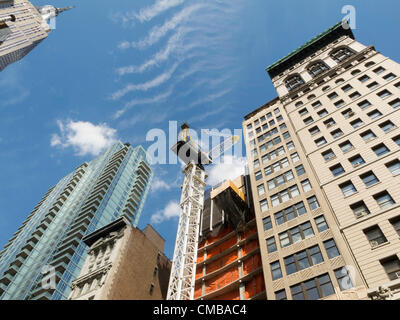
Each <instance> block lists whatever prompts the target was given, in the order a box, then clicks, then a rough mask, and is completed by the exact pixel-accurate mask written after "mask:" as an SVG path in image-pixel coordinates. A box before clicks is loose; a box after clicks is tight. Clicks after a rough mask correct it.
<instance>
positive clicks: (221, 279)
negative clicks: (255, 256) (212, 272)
mask: <svg viewBox="0 0 400 320" xmlns="http://www.w3.org/2000/svg"><path fill="white" fill-rule="evenodd" d="M237 279H239V271H238V268H237V266H235V267H233V268H229V269H228V270H227V271H226V272H223V273H221V274H219V275H216V276H215V277H213V278H211V279H209V280H208V281H207V282H206V293H210V292H213V291H216V290H218V289H221V288H223V287H225V286H226V285H228V284H229V283H231V282H233V281H236V280H237Z"/></svg>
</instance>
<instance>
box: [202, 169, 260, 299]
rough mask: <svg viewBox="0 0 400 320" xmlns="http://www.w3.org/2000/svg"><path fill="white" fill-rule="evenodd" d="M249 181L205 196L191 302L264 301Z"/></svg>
mask: <svg viewBox="0 0 400 320" xmlns="http://www.w3.org/2000/svg"><path fill="white" fill-rule="evenodd" d="M249 181H250V179H249V177H248V176H240V177H238V178H237V179H235V180H234V181H230V180H227V181H225V182H223V183H222V184H220V185H219V186H216V187H214V188H212V189H209V190H208V191H207V192H206V195H205V201H204V208H203V214H202V217H201V221H200V223H201V224H200V237H199V245H198V253H197V262H196V282H195V292H194V299H206V300H253V299H265V286H264V277H263V272H262V265H261V258H260V249H259V244H258V234H257V226H256V221H255V216H254V210H253V208H252V204H251V201H250V200H251V199H249V198H250V193H249V190H250V188H249Z"/></svg>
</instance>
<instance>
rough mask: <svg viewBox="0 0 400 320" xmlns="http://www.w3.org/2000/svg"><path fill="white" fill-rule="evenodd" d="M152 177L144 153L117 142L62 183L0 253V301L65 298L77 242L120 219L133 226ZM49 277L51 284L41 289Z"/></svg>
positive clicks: (79, 250) (79, 257)
mask: <svg viewBox="0 0 400 320" xmlns="http://www.w3.org/2000/svg"><path fill="white" fill-rule="evenodd" d="M151 178H152V171H151V169H150V167H149V163H148V160H147V157H146V152H145V150H144V149H143V148H142V147H141V146H138V147H135V148H134V147H132V146H131V145H130V144H129V143H126V144H123V143H121V142H117V143H115V144H114V145H112V146H111V147H109V148H108V149H107V150H106V151H105V152H104V153H103V154H102V155H100V156H98V157H97V158H95V159H93V160H92V161H90V162H88V163H86V162H85V163H83V164H82V165H80V166H79V167H78V168H76V169H75V170H74V171H73V172H72V173H70V174H69V175H67V176H66V177H64V178H63V179H61V180H60V181H59V182H58V183H57V184H56V185H55V186H54V187H52V188H50V189H49V191H48V192H47V193H46V195H45V196H44V197H43V199H42V200H41V201H40V202H39V203H38V204H37V206H36V207H35V208H34V209H33V211H32V212H31V213H30V214H29V216H28V217H27V219H26V220H25V222H24V223H23V224H22V225H21V227H20V228H18V230H17V232H15V233H14V235H13V237H12V238H11V239H10V240H9V242H8V243H7V244H6V246H5V248H4V249H3V250H2V251H1V252H0V299H4V300H8V299H55V300H59V299H67V298H68V296H69V292H70V285H71V281H72V279H75V278H76V277H77V276H78V274H79V272H80V270H81V268H82V265H83V263H84V261H85V259H86V255H87V253H86V250H85V249H86V244H85V243H84V241H83V240H82V238H83V237H84V236H86V235H88V234H90V233H92V232H93V231H95V230H97V229H99V228H101V227H103V226H105V225H107V224H109V223H110V222H112V221H114V220H115V219H117V218H119V217H122V216H123V217H126V218H127V219H128V221H130V223H131V224H132V225H133V226H136V225H137V223H138V220H139V218H140V214H141V212H142V208H143V205H144V202H145V199H146V196H147V192H148V190H149V188H150V181H151ZM53 268H54V269H53ZM54 272H55V285H51V287H48V286H47V285H43V283H45V284H46V281H44V280H45V278H47V277H50V276H51V274H50V273H54Z"/></svg>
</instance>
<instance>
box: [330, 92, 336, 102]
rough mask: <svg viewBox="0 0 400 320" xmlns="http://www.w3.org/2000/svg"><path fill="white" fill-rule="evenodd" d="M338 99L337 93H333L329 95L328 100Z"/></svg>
mask: <svg viewBox="0 0 400 320" xmlns="http://www.w3.org/2000/svg"><path fill="white" fill-rule="evenodd" d="M337 97H338V94H337V93H336V92H332V93H330V94H328V98H329V99H330V100H333V99H336V98H337Z"/></svg>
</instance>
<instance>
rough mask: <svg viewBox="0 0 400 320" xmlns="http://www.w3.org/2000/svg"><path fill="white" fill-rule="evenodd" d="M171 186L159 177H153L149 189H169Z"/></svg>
mask: <svg viewBox="0 0 400 320" xmlns="http://www.w3.org/2000/svg"><path fill="white" fill-rule="evenodd" d="M171 188H172V186H171V185H170V184H168V183H167V182H165V181H164V180H162V179H160V178H155V179H153V181H152V182H151V191H152V192H156V191H160V190H171Z"/></svg>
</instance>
